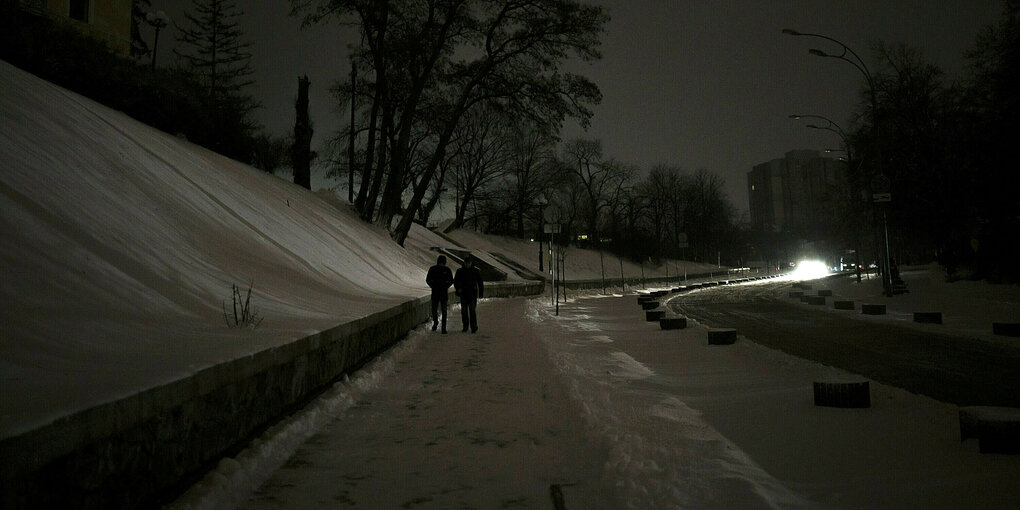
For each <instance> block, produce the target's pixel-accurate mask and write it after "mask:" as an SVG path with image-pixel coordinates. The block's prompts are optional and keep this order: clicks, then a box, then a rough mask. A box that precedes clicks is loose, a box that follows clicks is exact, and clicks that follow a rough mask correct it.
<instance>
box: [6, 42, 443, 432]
mask: <svg viewBox="0 0 1020 510" xmlns="http://www.w3.org/2000/svg"><path fill="white" fill-rule="evenodd" d="M340 205H341V207H337V204H331V203H329V202H328V201H327V200H324V199H323V198H321V197H320V196H318V195H317V194H314V193H310V192H308V191H307V190H304V189H302V188H299V187H297V186H294V185H293V184H290V183H287V182H285V181H282V180H281V179H278V178H276V177H273V176H271V175H267V174H265V173H263V172H259V171H257V170H255V169H253V168H251V167H248V166H245V165H242V164H240V163H237V162H235V161H232V160H229V159H226V158H224V157H221V156H219V155H217V154H215V153H212V152H210V151H207V150H204V149H202V148H200V147H197V146H195V145H193V144H190V143H188V142H186V141H183V140H180V139H177V138H174V137H172V136H169V135H167V134H165V133H162V132H159V131H156V130H154V129H151V128H149V127H147V126H145V125H143V124H140V123H138V122H136V121H134V120H132V119H130V118H128V117H126V116H125V115H123V114H121V113H119V112H115V111H112V110H110V109H108V108H105V107H103V106H101V105H99V104H97V103H95V102H93V101H90V100H88V99H85V98H83V97H81V96H78V95H76V94H73V93H71V92H68V91H66V90H63V89H60V88H58V87H56V86H54V85H51V84H49V83H46V82H44V81H42V80H40V79H37V78H35V77H33V76H31V75H29V74H27V73H24V72H22V71H20V70H18V69H16V68H14V67H12V66H11V65H9V64H7V63H6V62H2V61H0V236H2V238H3V243H2V244H0V278H2V282H3V285H2V287H0V302H2V303H3V306H2V309H0V323H2V325H3V327H2V330H0V332H2V333H0V335H2V336H0V387H2V388H3V390H2V391H3V398H0V438H2V437H8V436H10V435H14V434H16V433H18V432H20V431H24V430H26V429H30V428H32V427H34V426H38V425H40V424H43V423H47V422H49V421H51V420H53V419H55V418H57V417H59V416H62V415H65V414H67V413H69V412H72V411H75V410H78V409H83V408H86V407H90V406H92V405H95V404H99V403H102V402H106V401H110V400H113V399H115V398H118V397H122V396H125V395H128V394H131V393H134V392H135V390H136V389H139V388H144V387H148V386H151V385H153V384H158V383H162V382H166V381H170V380H175V379H178V378H181V377H184V376H187V375H188V374H190V373H193V372H195V371H197V370H199V369H202V368H204V367H207V366H210V365H213V364H216V363H218V362H220V361H223V360H227V359H232V358H235V357H240V356H246V355H249V354H251V353H253V352H257V351H259V350H262V349H265V348H267V347H270V346H274V345H278V344H281V343H285V342H288V341H291V340H293V339H296V338H300V337H303V336H307V335H308V334H311V333H314V332H316V331H319V330H323V329H326V328H329V327H332V326H335V325H337V324H340V323H343V322H346V321H348V320H351V319H354V318H357V317H362V316H365V315H367V314H370V313H372V312H375V311H378V310H381V309H384V308H387V307H389V306H391V305H394V304H396V303H398V302H402V301H405V300H407V299H408V298H412V297H417V296H421V295H424V294H425V293H426V288H425V286H424V271H425V269H426V268H427V264H428V263H429V262H430V259H431V255H430V254H428V253H427V252H426V253H423V252H422V250H420V249H418V250H416V249H408V250H405V249H402V248H400V247H399V246H397V245H396V244H394V243H393V242H392V241H391V240H390V239H389V238H388V236H387V235H386V233H385V232H383V231H382V230H380V229H378V228H376V227H373V226H371V225H366V224H365V223H363V222H361V221H358V220H357V219H356V217H355V216H354V215H353V214H352V213H350V212H349V211H347V210H346V209H345V208H344V207H343V206H342V204H340ZM415 236H416V239H421V240H422V242H423V243H425V242H428V234H426V233H416V234H415ZM235 283H236V284H237V285H239V286H242V287H243V289H247V287H248V285H249V284H250V283H251V284H253V292H252V295H253V297H252V301H253V303H254V305H255V306H256V307H257V309H258V311H259V313H260V314H261V315H262V316H264V317H265V320H264V322H263V323H262V326H261V327H260V328H258V329H256V330H250V329H239V328H234V329H231V328H228V327H227V326H226V325H225V322H224V318H223V312H222V304H223V302H224V301H226V305H227V307H228V308H230V306H231V285H232V284H235Z"/></svg>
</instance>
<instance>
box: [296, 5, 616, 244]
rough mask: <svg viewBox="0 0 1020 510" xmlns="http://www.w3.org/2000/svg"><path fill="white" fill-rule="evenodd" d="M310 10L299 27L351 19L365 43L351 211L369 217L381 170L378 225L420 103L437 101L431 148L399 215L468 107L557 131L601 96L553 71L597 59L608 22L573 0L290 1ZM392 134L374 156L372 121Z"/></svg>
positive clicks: (419, 194) (384, 219)
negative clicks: (367, 100)
mask: <svg viewBox="0 0 1020 510" xmlns="http://www.w3.org/2000/svg"><path fill="white" fill-rule="evenodd" d="M291 2H292V4H293V5H294V7H295V10H297V11H302V12H306V13H308V12H310V14H309V15H308V16H307V18H306V22H317V21H320V20H323V19H326V18H327V17H332V16H340V17H341V18H342V19H343V20H350V19H352V18H353V20H354V22H355V23H356V24H357V26H358V27H359V28H360V29H361V31H362V35H363V37H364V40H365V46H364V51H361V52H359V53H358V55H357V58H358V61H359V62H358V64H359V65H358V67H359V68H362V67H363V68H366V69H370V70H371V73H373V74H374V76H373V82H374V93H373V95H372V103H371V112H372V113H371V115H370V120H369V122H368V126H369V129H368V140H367V150H366V154H367V161H366V163H365V171H364V172H363V176H364V177H363V181H362V186H361V188H362V190H361V191H364V189H365V182H366V180H367V179H368V176H369V175H371V176H372V182H373V186H372V187H370V188H369V189H368V191H367V192H366V193H362V192H361V191H359V195H358V199H356V201H355V202H356V205H357V206H358V207H359V209H361V211H362V216H363V217H369V218H371V217H372V216H373V213H372V209H373V206H374V201H373V200H372V198H373V197H374V196H375V195H376V192H375V188H374V183H375V182H376V180H377V179H382V175H381V174H382V173H383V172H387V175H386V184H385V187H384V188H383V191H382V197H381V201H380V205H379V212H378V216H377V217H376V221H378V222H379V223H382V224H385V225H387V226H389V225H390V222H391V220H392V218H393V217H394V216H395V215H396V214H397V213H398V212H399V211H400V210H401V205H402V201H403V196H404V191H405V189H404V188H403V187H402V184H403V183H404V182H405V181H404V175H403V173H404V172H405V171H406V169H407V165H406V159H407V157H408V148H409V145H410V140H411V133H412V132H413V129H414V126H415V124H416V123H418V122H419V121H420V118H419V116H420V114H421V111H422V107H423V105H424V104H426V103H428V102H433V103H443V104H445V108H443V109H442V110H438V109H437V110H435V111H437V112H441V115H439V116H436V117H435V118H434V120H435V121H437V122H438V123H439V125H440V126H441V128H440V129H439V130H438V131H437V137H436V141H435V144H434V145H433V147H434V151H433V152H432V154H431V156H430V158H429V159H428V163H427V165H425V167H424V169H423V173H422V177H421V179H419V180H418V184H417V186H414V188H413V189H412V190H410V191H411V192H412V194H411V199H410V203H409V204H408V207H407V208H406V209H407V210H411V211H413V210H416V209H418V206H419V204H420V203H421V201H422V200H423V199H424V197H425V194H426V192H427V191H428V189H429V186H430V185H431V183H432V177H433V174H434V173H435V172H436V171H437V169H438V168H439V166H440V163H441V162H442V161H443V159H444V157H445V152H446V150H447V148H448V146H449V144H450V142H451V140H452V139H453V137H454V133H455V131H456V128H457V125H458V123H459V122H460V121H461V119H462V117H463V116H464V114H465V113H466V112H467V111H469V110H470V109H471V108H472V107H473V106H475V105H477V104H479V103H482V102H498V103H501V104H503V105H504V107H505V108H506V109H507V110H508V111H515V112H517V113H518V114H520V115H525V116H529V117H532V118H535V119H541V120H542V122H543V123H550V124H554V125H558V124H559V123H560V122H562V119H563V118H565V117H566V116H568V115H569V116H573V117H576V118H578V119H580V120H581V122H582V124H586V123H587V119H588V118H589V117H590V116H591V111H590V110H589V109H588V105H590V104H594V103H597V102H598V101H599V100H600V94H599V92H598V88H597V87H596V86H595V85H594V84H593V83H591V82H590V81H588V80H587V79H585V78H583V77H580V76H577V75H573V74H569V73H562V72H560V69H559V67H560V65H561V63H562V62H563V61H564V60H565V59H566V58H567V57H568V56H569V55H570V54H573V55H576V56H577V57H579V58H580V59H581V60H583V61H592V60H595V59H598V58H600V56H601V55H600V54H599V51H598V46H599V36H600V35H601V32H602V29H603V26H604V25H605V23H606V22H607V21H608V17H607V16H606V14H605V13H604V11H603V8H601V7H598V6H592V5H587V4H583V3H580V2H577V1H574V0H524V1H522V0H499V1H496V0H493V1H486V2H480V1H474V2H472V1H468V0H291ZM377 122H379V128H378V129H379V130H380V131H381V132H382V133H383V136H387V134H388V133H392V138H391V140H392V143H390V144H388V146H387V147H385V148H384V150H383V151H380V154H381V155H383V157H381V158H379V159H375V150H376V149H375V146H374V145H375V143H376V138H375V135H376V127H375V126H376V123H377ZM412 219H413V215H411V214H405V215H403V217H402V218H401V220H400V222H399V223H398V224H397V225H396V226H395V227H392V230H391V234H392V236H393V238H394V240H396V241H397V242H398V243H400V244H403V241H404V239H405V237H406V236H407V231H408V229H409V228H410V225H411V221H412Z"/></svg>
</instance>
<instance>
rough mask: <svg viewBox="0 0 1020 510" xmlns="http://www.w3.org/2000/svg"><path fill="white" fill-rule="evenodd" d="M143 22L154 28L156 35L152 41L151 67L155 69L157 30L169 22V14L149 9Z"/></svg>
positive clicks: (157, 44)
mask: <svg viewBox="0 0 1020 510" xmlns="http://www.w3.org/2000/svg"><path fill="white" fill-rule="evenodd" d="M145 22H146V23H148V24H149V25H151V26H152V28H154V29H156V37H155V38H154V39H153V41H152V69H153V70H155V69H156V50H157V49H158V48H159V31H160V30H161V29H163V28H166V26H167V25H169V24H170V16H167V15H166V13H165V12H163V11H155V12H153V11H149V12H148V13H146V14H145Z"/></svg>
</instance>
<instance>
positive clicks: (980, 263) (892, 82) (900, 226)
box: [846, 0, 1020, 282]
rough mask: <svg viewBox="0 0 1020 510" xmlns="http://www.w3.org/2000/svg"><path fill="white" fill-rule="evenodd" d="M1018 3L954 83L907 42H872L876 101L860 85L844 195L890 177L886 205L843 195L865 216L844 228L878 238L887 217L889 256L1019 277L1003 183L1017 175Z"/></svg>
mask: <svg viewBox="0 0 1020 510" xmlns="http://www.w3.org/2000/svg"><path fill="white" fill-rule="evenodd" d="M1018 12H1020V2H1018V1H1016V0H1009V1H1006V2H1004V11H1003V16H1002V19H1001V20H1000V22H999V23H998V24H997V25H994V26H990V27H987V28H986V29H985V30H984V31H983V32H982V33H981V34H980V35H979V36H978V38H977V41H976V43H975V45H974V47H973V48H972V49H971V50H970V51H968V52H967V54H966V56H967V58H968V61H969V63H970V72H969V75H968V76H967V78H966V79H965V80H964V81H960V82H948V81H947V79H946V77H945V75H944V73H943V71H942V70H941V69H939V68H938V67H937V66H935V65H933V64H930V63H927V62H925V61H924V60H923V59H922V58H921V57H920V54H919V52H917V51H916V50H913V49H911V48H908V47H905V46H903V45H889V44H884V43H877V44H876V45H875V47H874V48H873V50H874V54H875V55H876V57H877V60H878V66H877V71H876V72H875V73H874V83H875V92H876V100H877V101H876V102H877V109H876V111H875V112H874V114H872V112H871V111H870V110H871V106H870V102H869V100H868V99H867V96H866V95H867V94H869V91H868V90H867V89H865V90H864V94H865V96H864V99H865V100H863V101H862V104H861V107H860V111H861V113H860V114H858V115H857V117H856V119H855V122H854V128H853V130H852V131H851V133H850V134H849V143H850V147H849V148H850V150H851V152H852V154H854V157H855V159H857V161H856V162H855V163H853V164H852V165H851V167H850V171H851V174H850V176H849V177H850V178H849V179H848V182H849V186H850V188H851V189H850V190H849V191H848V192H847V193H846V195H847V196H850V197H853V196H854V195H856V196H857V197H860V196H862V194H863V197H864V198H867V197H868V196H870V193H871V192H872V191H873V190H872V189H871V183H872V179H873V178H874V176H875V174H877V173H878V172H879V171H881V172H882V173H883V174H884V175H886V176H887V177H888V178H889V181H890V182H891V189H890V191H891V193H892V201H891V202H889V203H888V204H870V203H867V202H866V201H862V200H860V199H859V198H858V199H857V200H856V201H851V204H850V207H849V209H850V210H851V211H852V213H853V214H854V216H857V217H866V218H869V221H866V222H863V223H861V224H860V225H858V226H857V227H858V229H859V230H858V231H857V232H850V235H851V236H853V235H856V236H858V237H861V238H864V239H865V243H868V242H870V243H873V244H878V241H877V240H874V238H875V236H876V235H878V234H877V232H878V231H879V228H880V225H881V220H882V217H883V216H884V217H886V218H887V219H888V223H889V233H890V237H891V240H890V247H891V250H892V253H891V255H892V258H893V261H894V263H912V262H913V263H918V262H922V263H923V262H928V261H932V260H936V261H938V262H939V263H940V264H942V265H943V266H945V267H946V269H947V270H948V272H949V273H950V275H951V276H952V277H975V278H988V279H991V280H994V281H1011V282H1017V281H1020V272H1018V270H1017V268H1016V264H1015V263H1013V261H1012V259H1013V258H1014V257H1015V254H1016V242H1015V239H1016V233H1017V232H1020V201H1018V195H1017V194H1016V192H1015V191H1014V190H1012V188H1011V187H1010V186H1008V185H1006V183H1009V182H1012V181H1013V180H1015V179H1014V177H1015V175H1014V174H1015V171H1014V170H1012V168H1013V167H1015V163H1014V162H1013V161H1012V159H1013V157H1012V154H1011V153H1012V149H1013V148H1014V146H1015V143H1016V140H1018V139H1020V136H1018V135H1020V133H1018V126H1017V122H1016V118H1017V115H1018V114H1020V111H1018V99H1020V24H1018V21H1017V14H1018ZM876 124H877V129H875V128H876ZM875 133H880V136H879V137H878V138H876V137H875ZM879 159H881V161H879ZM879 163H880V164H879ZM848 237H849V236H848Z"/></svg>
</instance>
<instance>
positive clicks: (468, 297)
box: [425, 255, 485, 334]
mask: <svg viewBox="0 0 1020 510" xmlns="http://www.w3.org/2000/svg"><path fill="white" fill-rule="evenodd" d="M474 262H475V261H474V257H471V256H470V255H469V256H468V257H467V258H465V259H464V265H463V266H461V267H460V269H458V270H457V275H456V276H454V275H453V272H452V271H450V268H449V267H446V256H445V255H440V256H439V258H438V259H437V260H436V265H434V266H432V267H430V268H429V272H428V275H426V276H425V283H427V284H428V286H429V287H430V288H431V289H432V331H435V330H436V327H437V326H438V325H439V313H438V312H442V324H443V333H444V334H445V333H446V309H447V308H448V306H449V299H450V298H449V289H450V285H453V288H454V291H455V293H456V294H457V295H458V296H460V317H461V321H462V322H463V325H464V328H463V329H462V330H461V331H467V330H468V328H469V327H470V328H471V332H472V333H475V332H477V331H478V315H477V312H476V309H477V306H478V300H479V299H480V298H481V297H482V295H483V293H484V290H485V289H484V286H483V284H482V274H481V272H479V271H478V268H476V267H475V264H474Z"/></svg>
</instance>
